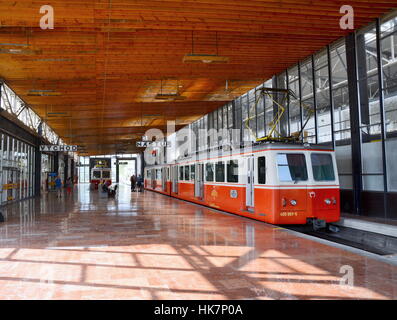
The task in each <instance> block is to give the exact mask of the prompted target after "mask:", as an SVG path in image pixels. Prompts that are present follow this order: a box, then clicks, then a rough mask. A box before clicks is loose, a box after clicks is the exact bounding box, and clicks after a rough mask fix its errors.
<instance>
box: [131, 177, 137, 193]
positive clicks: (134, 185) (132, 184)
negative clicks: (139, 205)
mask: <svg viewBox="0 0 397 320" xmlns="http://www.w3.org/2000/svg"><path fill="white" fill-rule="evenodd" d="M130 181H131V192H135V187H136V176H135V174H134V175H132V176H131V178H130Z"/></svg>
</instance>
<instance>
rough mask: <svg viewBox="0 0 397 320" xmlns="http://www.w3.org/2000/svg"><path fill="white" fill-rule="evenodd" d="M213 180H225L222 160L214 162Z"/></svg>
mask: <svg viewBox="0 0 397 320" xmlns="http://www.w3.org/2000/svg"><path fill="white" fill-rule="evenodd" d="M215 180H216V182H225V163H224V162H223V161H220V162H217V163H216V164H215Z"/></svg>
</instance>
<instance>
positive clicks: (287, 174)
mask: <svg viewBox="0 0 397 320" xmlns="http://www.w3.org/2000/svg"><path fill="white" fill-rule="evenodd" d="M277 166H278V176H279V179H280V181H281V182H294V183H297V182H299V181H307V167H306V159H305V155H304V154H292V153H283V154H278V155H277Z"/></svg>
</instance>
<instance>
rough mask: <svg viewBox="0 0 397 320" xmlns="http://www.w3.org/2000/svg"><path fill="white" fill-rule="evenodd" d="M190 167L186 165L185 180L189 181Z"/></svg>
mask: <svg viewBox="0 0 397 320" xmlns="http://www.w3.org/2000/svg"><path fill="white" fill-rule="evenodd" d="M189 169H190V167H189V166H185V180H186V181H189V180H190V175H189V171H190V170H189Z"/></svg>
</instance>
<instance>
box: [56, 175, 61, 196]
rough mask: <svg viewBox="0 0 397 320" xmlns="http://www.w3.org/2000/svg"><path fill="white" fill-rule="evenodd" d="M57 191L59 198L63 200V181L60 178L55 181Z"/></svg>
mask: <svg viewBox="0 0 397 320" xmlns="http://www.w3.org/2000/svg"><path fill="white" fill-rule="evenodd" d="M55 189H56V191H57V198H62V180H61V178H60V177H59V176H57V177H56V179H55Z"/></svg>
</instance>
